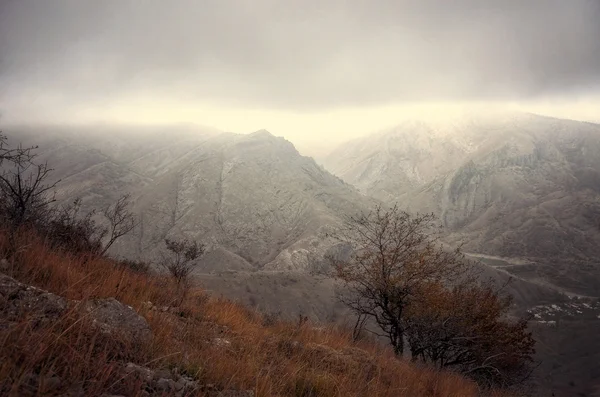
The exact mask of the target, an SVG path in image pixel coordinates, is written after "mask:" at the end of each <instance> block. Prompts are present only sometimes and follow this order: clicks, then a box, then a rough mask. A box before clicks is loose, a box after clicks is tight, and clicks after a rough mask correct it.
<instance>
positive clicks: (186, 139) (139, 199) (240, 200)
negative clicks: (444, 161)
mask: <svg viewBox="0 0 600 397" xmlns="http://www.w3.org/2000/svg"><path fill="white" fill-rule="evenodd" d="M7 132H8V131H7ZM12 132H13V133H12V134H11V137H13V138H14V139H18V140H20V141H22V142H23V143H24V144H25V145H28V144H36V145H38V146H39V150H38V152H39V158H38V159H39V160H40V161H47V162H48V164H50V165H51V166H52V168H54V170H55V171H54V177H55V178H56V179H60V183H59V185H58V188H57V199H58V200H59V201H61V202H68V201H70V200H74V199H75V198H77V197H81V198H82V199H83V203H84V210H91V209H92V208H102V207H104V206H106V205H108V204H109V203H111V202H114V200H116V198H117V197H118V196H119V195H121V194H123V193H130V194H131V196H132V199H133V203H134V206H133V212H134V213H135V214H136V215H137V216H138V217H139V220H140V224H139V227H138V230H136V233H134V235H132V236H127V237H126V238H123V239H122V240H121V241H119V242H118V243H117V244H116V247H115V250H114V251H113V253H114V254H119V255H124V256H129V257H140V258H145V259H155V258H156V257H157V255H160V252H161V250H162V249H163V241H164V239H165V238H167V237H170V238H180V237H185V238H188V239H194V240H198V241H200V242H203V243H205V244H207V246H208V248H209V250H210V253H209V254H208V255H206V257H205V258H204V263H203V270H204V271H218V270H259V269H263V268H265V269H270V270H282V269H290V270H301V269H305V268H307V267H308V266H310V265H311V263H312V261H313V256H314V255H315V254H318V253H324V252H326V251H327V250H328V249H330V248H331V246H332V245H334V244H335V243H336V241H335V240H333V239H332V238H330V237H328V230H330V229H331V227H333V226H335V225H336V224H338V223H339V222H340V219H341V216H343V215H345V214H353V213H356V212H359V211H364V210H365V209H366V208H368V207H369V206H370V205H372V202H373V200H371V199H369V198H367V197H365V196H363V195H361V194H360V193H359V192H358V191H357V190H356V189H355V188H354V187H352V186H350V185H348V184H346V183H344V182H342V180H341V179H339V178H337V177H335V176H333V175H331V174H330V173H328V172H327V171H325V170H323V169H322V168H321V167H319V166H318V165H317V164H316V163H315V161H314V160H313V159H312V158H309V157H304V156H301V155H300V154H299V153H298V151H297V150H296V149H295V148H294V146H293V145H292V144H291V143H290V142H288V141H286V140H285V139H283V138H277V137H275V136H273V135H272V134H270V133H269V132H267V131H264V130H262V131H257V132H254V133H251V134H247V135H240V134H233V133H225V132H217V131H212V130H206V129H199V130H197V129H193V128H183V127H181V128H174V127H171V128H151V129H146V130H141V129H140V130H136V129H134V130H133V131H131V130H129V131H128V132H127V133H124V131H123V130H121V129H118V128H110V127H104V128H95V129H82V130H77V129H50V130H47V131H45V132H44V133H43V134H41V133H40V131H39V130H37V129H29V130H28V129H26V128H21V129H20V130H17V131H14V130H13V131H12ZM9 134H10V132H9Z"/></svg>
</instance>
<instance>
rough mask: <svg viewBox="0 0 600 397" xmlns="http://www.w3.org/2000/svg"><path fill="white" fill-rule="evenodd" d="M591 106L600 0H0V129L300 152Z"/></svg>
mask: <svg viewBox="0 0 600 397" xmlns="http://www.w3.org/2000/svg"><path fill="white" fill-rule="evenodd" d="M599 98H600V1H599V0H515V1H512V0H497V1H491V0H490V1H485V0H471V1H467V0H454V1H450V0H439V1H433V0H431V1H430V0H419V1H417V0H415V1H401V0H365V1H360V0H347V1H342V0H339V1H338V0H331V1H327V0H318V1H317V0H315V1H313V0H297V1H296V0H247V1H241V0H240V1H229V0H215V1H203V0H189V1H185V0H174V1H165V0H156V1H154V0H139V1H134V0H0V111H1V112H2V118H3V119H2V121H4V122H15V121H28V122H44V121H50V122H55V123H56V122H69V123H86V122H97V121H105V122H130V123H170V122H195V123H200V124H206V125H212V126H214V127H217V128H220V129H225V130H232V131H235V132H245V131H251V130H256V129H259V128H266V129H269V130H271V131H272V132H273V133H275V134H276V135H284V136H287V137H290V138H292V139H295V140H301V139H304V140H307V141H309V140H316V139H319V140H320V139H341V138H343V137H347V136H348V137H349V136H352V135H356V134H358V133H361V132H369V131H372V130H377V129H379V128H382V127H384V126H387V125H391V124H393V123H395V122H396V120H400V119H401V118H404V117H406V114H410V113H411V112H416V110H415V109H421V111H422V109H423V108H427V107H428V106H431V105H432V104H435V106H436V107H435V110H434V113H435V112H439V113H443V112H444V111H445V109H448V104H452V106H453V107H459V106H465V105H468V106H471V105H473V104H474V105H477V106H479V107H487V106H504V105H506V104H511V106H513V107H520V108H527V109H531V110H534V111H539V112H541V113H550V114H555V115H558V116H565V117H571V118H579V119H586V120H593V121H600V99H599ZM425 112H428V113H426V114H430V111H429V110H426V111H425Z"/></svg>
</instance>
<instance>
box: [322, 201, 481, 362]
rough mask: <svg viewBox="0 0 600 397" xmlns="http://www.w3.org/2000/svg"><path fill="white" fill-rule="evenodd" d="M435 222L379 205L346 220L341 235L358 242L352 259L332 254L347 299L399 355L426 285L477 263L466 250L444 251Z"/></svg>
mask: <svg viewBox="0 0 600 397" xmlns="http://www.w3.org/2000/svg"><path fill="white" fill-rule="evenodd" d="M434 221H435V218H434V216H433V215H417V216H411V215H409V214H408V213H406V212H404V211H401V210H399V209H398V208H397V207H394V208H392V209H390V210H385V209H384V208H382V207H380V206H379V207H377V208H376V209H375V210H374V211H373V212H371V213H369V214H366V215H365V214H363V215H359V216H357V217H352V218H350V219H348V221H347V222H346V227H345V228H344V230H343V231H342V232H341V239H342V240H343V241H344V242H346V243H349V244H350V245H352V247H353V249H354V254H353V256H352V257H351V259H350V260H339V259H336V258H331V261H332V264H333V266H334V269H335V275H336V276H337V278H339V279H341V280H342V281H343V282H344V284H345V286H346V289H345V290H346V292H345V293H344V294H341V295H340V299H341V300H342V302H344V303H345V304H346V305H347V306H348V307H349V308H350V309H351V310H352V311H354V312H355V314H356V315H357V316H358V318H359V319H364V318H365V317H370V318H372V319H373V320H375V322H376V323H377V325H378V326H379V328H380V329H381V331H383V336H385V337H387V338H388V339H389V341H390V343H391V345H392V347H393V348H394V351H395V353H396V354H398V355H402V354H403V353H404V346H405V331H406V325H407V324H406V321H405V318H404V317H405V312H406V310H407V308H408V307H409V306H410V305H411V303H412V302H413V301H414V300H415V299H418V298H419V296H418V295H419V293H420V292H421V290H422V288H421V287H422V285H424V284H426V283H432V282H440V283H441V282H454V281H458V280H460V279H465V278H468V277H470V271H471V266H470V265H469V264H468V263H467V262H465V261H464V258H463V255H462V254H461V253H460V251H459V250H455V251H448V250H444V249H443V248H442V247H441V246H439V245H438V244H436V242H435V240H434V239H433V238H432V237H431V235H430V232H431V230H432V229H433V228H434V226H435V224H434Z"/></svg>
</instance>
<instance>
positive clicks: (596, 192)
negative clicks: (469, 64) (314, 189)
mask: <svg viewBox="0 0 600 397" xmlns="http://www.w3.org/2000/svg"><path fill="white" fill-rule="evenodd" d="M324 164H325V167H326V168H327V169H328V170H330V171H332V172H333V173H335V174H336V175H338V176H340V177H341V178H342V179H344V180H345V181H346V182H348V183H350V184H353V185H355V186H357V187H358V188H359V189H360V190H361V191H362V192H363V193H365V194H368V195H370V196H372V197H376V198H378V199H381V200H383V201H384V202H387V203H398V204H399V205H400V206H401V207H403V208H406V209H408V210H410V211H418V212H433V213H435V214H436V215H438V216H439V219H440V220H441V222H442V224H443V225H444V226H445V228H446V230H448V231H449V234H448V235H447V236H446V240H447V241H448V242H450V243H453V244H456V243H459V242H460V243H463V244H464V249H465V250H466V251H468V252H472V253H474V254H480V255H479V257H480V258H484V259H485V258H487V261H488V263H492V264H493V265H495V266H499V267H501V268H502V269H504V270H507V271H509V272H511V273H513V274H516V275H518V276H520V277H524V278H526V279H529V280H533V281H536V282H539V283H551V284H553V285H555V286H558V287H560V288H564V289H566V290H569V291H572V292H576V293H580V294H586V295H594V296H598V295H600V126H599V125H596V124H591V123H584V122H578V121H571V120H561V119H555V118H549V117H543V116H537V115H533V114H523V113H506V114H500V115H494V116H489V117H483V116H471V117H463V118H461V119H458V120H454V121H453V122H449V123H429V122H423V121H412V122H406V123H404V124H401V125H399V126H398V127H396V128H394V129H392V130H389V131H384V132H381V133H378V134H375V135H372V136H368V137H365V138H361V139H358V140H355V141H352V142H349V143H347V144H344V145H342V146H341V147H339V148H337V149H336V150H335V151H334V152H332V153H331V154H330V155H329V156H327V158H326V159H325V160H324ZM481 254H483V255H481Z"/></svg>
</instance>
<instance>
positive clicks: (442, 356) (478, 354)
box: [405, 282, 535, 387]
mask: <svg viewBox="0 0 600 397" xmlns="http://www.w3.org/2000/svg"><path fill="white" fill-rule="evenodd" d="M419 295H420V298H419V299H418V300H415V301H413V302H412V304H411V305H410V306H409V307H408V309H407V311H406V316H405V320H406V324H407V325H406V328H407V332H406V333H407V341H408V345H409V346H410V350H411V355H412V358H413V360H416V359H421V360H423V361H425V362H429V363H431V364H434V365H435V366H437V367H438V368H447V369H453V370H456V371H458V372H460V373H462V374H465V375H467V376H469V377H470V378H472V379H474V380H476V381H477V382H478V383H480V384H482V385H485V386H490V387H491V386H496V387H497V386H501V387H507V386H511V385H514V384H520V383H522V381H524V380H525V379H527V377H528V376H529V374H530V373H531V370H532V365H531V364H532V363H533V358H532V356H533V354H534V352H535V350H534V345H535V341H534V340H533V337H532V335H531V333H530V332H528V330H527V321H526V320H525V319H520V318H511V316H510V315H509V310H510V307H511V303H512V299H511V297H510V296H501V295H500V294H499V292H498V290H496V289H494V288H493V287H492V285H491V284H490V285H480V284H478V283H474V282H467V283H461V284H458V285H454V286H452V287H448V286H445V285H442V284H440V283H431V284H428V285H423V286H422V290H421V291H420V294H419Z"/></svg>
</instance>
